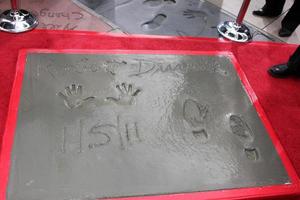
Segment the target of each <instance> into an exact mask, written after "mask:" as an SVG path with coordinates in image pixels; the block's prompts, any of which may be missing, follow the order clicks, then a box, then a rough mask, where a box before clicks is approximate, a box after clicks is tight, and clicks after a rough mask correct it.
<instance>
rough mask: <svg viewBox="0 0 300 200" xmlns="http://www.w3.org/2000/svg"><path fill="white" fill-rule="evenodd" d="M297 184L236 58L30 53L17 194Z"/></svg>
mask: <svg viewBox="0 0 300 200" xmlns="http://www.w3.org/2000/svg"><path fill="white" fill-rule="evenodd" d="M286 183H289V177H288V175H287V173H286V171H285V169H284V167H283V165H282V163H281V160H280V158H279V156H278V154H277V152H276V151H275V149H274V147H273V144H272V142H271V140H270V138H269V136H268V134H267V132H266V130H265V128H264V126H263V124H262V122H261V120H260V118H259V117H258V115H257V113H256V111H255V109H254V107H253V105H252V104H251V102H250V101H249V98H248V96H247V94H246V93H245V91H244V89H243V87H242V85H241V82H240V80H239V78H238V76H237V74H236V71H235V69H234V67H233V65H232V63H231V61H230V59H229V58H227V57H225V56H191V55H189V56H188V55H186V56H184V55H100V54H99V55H97V54H94V55H92V54H46V53H44V54H38V53H34V54H29V55H28V57H27V63H26V71H25V75H24V80H23V86H22V96H21V103H20V107H19V112H18V121H17V129H16V132H15V141H14V147H13V153H12V166H11V169H10V178H9V186H8V192H7V196H8V198H7V199H8V200H74V199H76V200H77V199H78V200H82V199H83V200H84V199H89V200H90V199H96V198H103V197H124V196H137V195H158V194H169V193H184V192H194V191H207V190H219V189H229V188H242V187H256V186H264V185H274V184H276V185H277V184H286Z"/></svg>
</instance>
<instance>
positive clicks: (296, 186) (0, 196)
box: [0, 49, 300, 200]
mask: <svg viewBox="0 0 300 200" xmlns="http://www.w3.org/2000/svg"><path fill="white" fill-rule="evenodd" d="M28 53H66V54H76V53H87V54H97V53H101V54H173V55H174V54H175V55H176V54H178V55H224V56H227V57H229V58H230V59H231V61H232V62H233V65H234V67H235V69H236V71H237V73H238V76H239V77H240V80H241V82H242V84H243V86H244V88H245V90H246V92H247V94H248V96H249V98H250V100H251V102H252V103H253V105H254V107H255V109H256V111H257V113H258V115H259V117H260V118H261V120H262V122H263V124H264V126H265V128H266V129H267V132H268V134H269V136H270V138H271V140H272V142H273V145H274V147H275V149H276V151H277V153H278V155H279V157H280V158H281V161H282V163H283V165H284V167H285V169H286V171H287V173H288V176H289V178H290V181H291V183H289V184H283V185H272V186H262V187H253V188H240V189H225V190H218V191H207V192H191V193H181V194H167V195H155V196H141V197H125V198H113V199H122V200H150V199H151V200H171V199H172V200H187V199H188V200H194V199H249V198H262V197H274V196H285V195H296V194H300V180H299V178H298V176H297V173H296V171H295V169H294V167H293V166H292V163H291V161H290V160H289V158H288V156H287V154H286V152H285V150H284V148H283V147H282V145H281V144H280V141H279V139H278V137H277V135H276V133H275V131H274V129H273V128H272V126H271V124H270V122H269V120H268V118H267V116H266V114H265V112H264V110H263V108H262V107H261V105H260V103H259V101H258V99H257V96H256V94H255V92H254V91H253V89H252V87H251V85H250V84H249V82H248V80H247V77H246V75H245V74H244V72H243V70H242V68H241V67H240V65H239V63H238V61H237V59H236V58H235V56H234V55H233V54H232V53H231V52H227V51H176V50H174V51H169V50H168V51H162V50H83V49H80V50H77V49H75V50H69V49H63V50H50V49H24V50H20V52H19V56H18V62H17V68H16V74H15V80H14V84H13V88H12V94H11V97H10V102H9V108H8V116H7V121H6V127H5V131H4V135H3V144H2V150H1V151H0V177H2V178H1V180H0V200H6V190H7V185H8V179H9V170H10V162H11V157H10V156H11V151H12V148H13V141H14V133H15V128H16V121H17V115H18V106H19V101H20V96H21V89H22V81H23V75H24V70H25V65H26V57H27V54H28Z"/></svg>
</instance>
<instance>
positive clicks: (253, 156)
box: [244, 148, 259, 161]
mask: <svg viewBox="0 0 300 200" xmlns="http://www.w3.org/2000/svg"><path fill="white" fill-rule="evenodd" d="M244 152H245V154H246V157H247V158H248V159H249V160H252V161H257V160H258V159H259V153H258V150H257V149H256V148H245V149H244Z"/></svg>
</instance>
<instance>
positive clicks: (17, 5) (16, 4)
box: [10, 0, 19, 10]
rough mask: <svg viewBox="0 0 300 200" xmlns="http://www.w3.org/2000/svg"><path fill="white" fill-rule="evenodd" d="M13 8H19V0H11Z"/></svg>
mask: <svg viewBox="0 0 300 200" xmlns="http://www.w3.org/2000/svg"><path fill="white" fill-rule="evenodd" d="M10 4H11V9H12V10H19V1H18V0H11V1H10Z"/></svg>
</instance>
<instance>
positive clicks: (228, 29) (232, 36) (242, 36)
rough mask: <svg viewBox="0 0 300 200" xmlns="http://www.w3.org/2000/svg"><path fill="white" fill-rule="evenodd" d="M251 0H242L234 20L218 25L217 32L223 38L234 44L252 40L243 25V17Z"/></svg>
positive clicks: (248, 31) (248, 30) (247, 29)
mask: <svg viewBox="0 0 300 200" xmlns="http://www.w3.org/2000/svg"><path fill="white" fill-rule="evenodd" d="M250 1H251V0H244V1H243V4H242V6H241V8H240V11H239V14H238V16H237V18H236V20H235V21H234V22H233V21H226V22H224V23H221V24H219V25H218V27H217V29H218V32H219V33H220V34H221V35H222V36H223V37H225V38H227V39H229V40H232V41H235V42H248V41H249V40H251V39H252V36H251V33H250V29H249V28H248V27H247V26H246V25H245V24H243V20H244V17H245V15H246V12H247V10H248V7H249V4H250Z"/></svg>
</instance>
